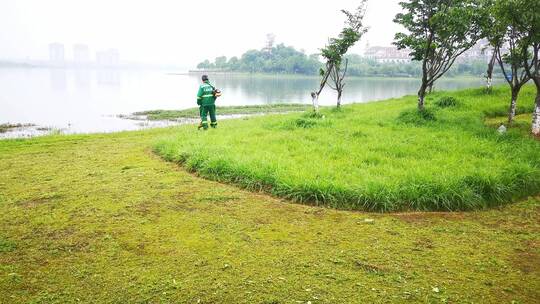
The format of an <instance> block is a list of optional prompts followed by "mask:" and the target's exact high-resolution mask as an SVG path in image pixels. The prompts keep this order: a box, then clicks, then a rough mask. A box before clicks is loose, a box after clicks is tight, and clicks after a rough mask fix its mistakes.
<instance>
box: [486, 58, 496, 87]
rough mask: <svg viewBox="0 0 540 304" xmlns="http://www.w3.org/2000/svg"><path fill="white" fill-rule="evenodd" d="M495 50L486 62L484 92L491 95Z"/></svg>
mask: <svg viewBox="0 0 540 304" xmlns="http://www.w3.org/2000/svg"><path fill="white" fill-rule="evenodd" d="M495 59H496V57H495V50H493V54H492V55H491V59H490V60H489V62H488V69H487V71H486V91H487V92H488V93H491V88H492V86H493V67H494V66H495Z"/></svg>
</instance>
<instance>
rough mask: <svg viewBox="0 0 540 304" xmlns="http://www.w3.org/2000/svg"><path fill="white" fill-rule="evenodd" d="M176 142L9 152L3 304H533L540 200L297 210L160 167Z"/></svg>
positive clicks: (98, 138) (101, 139) (1, 196)
mask: <svg viewBox="0 0 540 304" xmlns="http://www.w3.org/2000/svg"><path fill="white" fill-rule="evenodd" d="M231 123H232V122H231ZM230 126H231V125H225V123H224V124H223V126H222V129H223V130H225V129H227V128H229V127H230ZM189 127H190V128H193V127H194V126H189ZM229 130H231V129H229ZM179 132H180V133H182V134H183V132H185V130H184V129H183V128H182V127H175V128H167V129H154V130H147V131H140V132H124V133H115V134H106V135H85V136H82V135H77V136H54V137H43V138H35V139H30V140H8V141H0V208H1V210H2V212H0V303H47V304H48V303H291V304H297V303H309V302H311V303H313V304H316V303H404V302H406V303H418V302H421V303H445V302H447V303H471V302H473V303H512V302H513V301H514V303H534V302H535V301H536V300H537V299H538V298H540V294H539V290H540V280H539V277H540V268H539V264H538V263H537V261H538V260H539V259H540V198H530V199H526V200H523V201H521V202H519V203H516V204H512V205H508V206H504V207H499V208H494V209H490V210H486V211H476V212H470V213H461V212H457V213H398V214H378V213H362V212H349V211H337V210H332V209H326V208H318V207H310V206H304V205H296V204H291V203H290V202H289V201H282V200H279V199H276V198H272V197H268V196H265V195H262V194H254V193H251V192H248V191H243V190H239V189H238V188H236V187H234V186H229V185H225V184H220V183H216V182H212V181H208V180H205V179H202V178H199V177H197V176H194V175H192V174H190V173H188V172H187V171H186V170H184V169H183V168H181V167H178V166H177V165H175V164H172V163H168V162H165V161H163V160H162V159H160V158H159V157H157V156H155V155H154V154H153V153H152V151H151V146H152V144H153V143H154V141H155V140H156V139H157V138H162V137H168V136H173V135H174V134H177V133H179ZM209 134H211V133H194V134H193V136H198V137H202V138H204V137H203V136H209Z"/></svg>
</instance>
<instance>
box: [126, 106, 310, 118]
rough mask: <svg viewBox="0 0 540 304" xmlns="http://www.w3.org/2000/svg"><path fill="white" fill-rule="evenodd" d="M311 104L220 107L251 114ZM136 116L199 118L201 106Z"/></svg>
mask: <svg viewBox="0 0 540 304" xmlns="http://www.w3.org/2000/svg"><path fill="white" fill-rule="evenodd" d="M309 109H310V105H305V104H285V103H278V104H266V105H251V106H228V107H219V112H218V114H219V115H249V114H268V113H286V112H299V111H307V110H309ZM133 116H134V117H141V116H144V117H145V118H146V119H149V120H177V119H182V118H199V108H190V109H185V110H150V111H143V112H135V113H133Z"/></svg>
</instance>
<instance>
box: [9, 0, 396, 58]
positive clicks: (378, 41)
mask: <svg viewBox="0 0 540 304" xmlns="http://www.w3.org/2000/svg"><path fill="white" fill-rule="evenodd" d="M359 3H360V2H359V1H351V0H337V1H333V2H331V3H317V4H316V5H315V4H314V3H313V2H308V1H295V2H290V1H289V2H286V1H284V0H277V1H274V2H272V3H258V2H257V3H254V2H250V1H242V0H238V1H230V2H226V3H223V2H218V1H207V2H204V3H202V4H198V3H178V2H175V1H169V0H161V1H152V2H150V1H140V2H137V3H133V2H128V1H115V2H114V3H109V2H107V1H104V0H98V1H92V3H88V2H84V1H68V0H53V1H47V2H46V3H45V2H42V1H36V0H22V1H3V2H2V3H0V25H1V26H0V44H1V45H2V48H0V59H4V60H48V58H49V44H51V43H61V44H63V45H64V48H65V59H66V60H67V61H71V60H73V57H74V54H73V48H74V46H75V45H80V44H82V45H86V46H88V48H89V54H90V55H89V57H90V58H91V59H92V60H95V59H96V52H103V51H107V50H111V49H113V50H117V51H118V52H119V53H120V58H121V61H123V62H139V63H147V64H170V65H177V66H182V67H186V68H187V67H194V66H195V65H197V63H199V62H201V61H203V60H205V59H210V60H213V59H214V58H215V57H218V56H227V57H228V58H230V57H233V56H237V57H239V56H241V55H242V54H243V53H244V52H245V51H247V50H250V49H261V48H262V47H264V45H265V41H266V35H267V34H269V33H272V34H274V35H275V36H276V40H275V44H280V43H283V44H285V45H287V46H292V47H294V48H296V49H297V50H303V51H304V52H305V53H306V54H313V53H318V52H319V49H320V48H322V47H324V45H325V43H326V42H327V40H328V38H330V37H334V36H336V35H337V34H339V31H340V30H341V28H342V26H343V24H344V20H345V16H344V15H343V14H342V13H341V10H342V9H346V10H354V9H355V8H356V7H357V6H358V4H359ZM201 10H202V11H203V12H202V13H200V17H199V16H198V15H197V14H195V12H200V11H201ZM399 11H400V7H399V5H398V0H384V1H375V0H370V1H368V8H367V12H366V16H365V25H366V26H368V27H369V28H370V30H369V32H368V33H367V34H366V35H365V36H364V37H362V39H361V41H360V42H359V43H358V45H356V46H355V47H354V48H352V49H351V50H350V53H358V54H359V53H362V51H363V49H364V48H365V46H366V44H368V43H369V45H370V46H390V45H391V43H392V41H393V37H394V34H395V33H396V32H397V31H399V29H400V27H399V26H398V25H396V24H394V23H393V22H392V19H393V18H394V16H395V15H396V14H397V13H398V12H399ZM277 21H279V22H277ZM231 42H233V43H231Z"/></svg>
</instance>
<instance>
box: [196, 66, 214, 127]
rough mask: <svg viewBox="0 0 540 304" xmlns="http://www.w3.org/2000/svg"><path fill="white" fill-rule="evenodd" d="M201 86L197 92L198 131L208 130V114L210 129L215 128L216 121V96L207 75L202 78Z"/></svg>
mask: <svg viewBox="0 0 540 304" xmlns="http://www.w3.org/2000/svg"><path fill="white" fill-rule="evenodd" d="M202 82H203V83H202V84H201V86H200V87H199V92H197V104H198V105H199V113H200V116H201V123H200V124H199V129H201V128H203V129H205V130H207V129H208V121H207V116H208V114H210V126H211V127H212V128H216V127H217V120H216V104H215V103H216V96H215V92H214V91H215V88H214V86H213V85H211V84H210V81H209V80H208V76H207V75H203V76H202Z"/></svg>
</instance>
